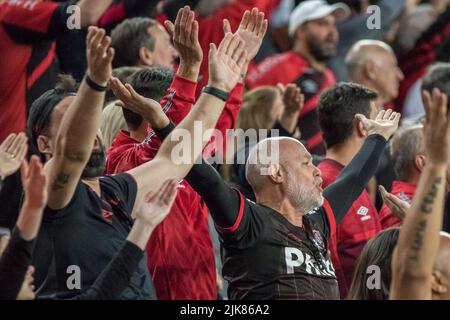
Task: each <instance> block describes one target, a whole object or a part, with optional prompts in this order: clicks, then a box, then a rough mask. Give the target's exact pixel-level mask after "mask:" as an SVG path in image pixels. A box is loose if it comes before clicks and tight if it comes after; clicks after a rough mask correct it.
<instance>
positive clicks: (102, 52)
mask: <svg viewBox="0 0 450 320" xmlns="http://www.w3.org/2000/svg"><path fill="white" fill-rule="evenodd" d="M110 45H111V37H109V36H105V37H103V38H102V40H101V41H100V47H99V56H100V58H103V57H107V51H108V48H109V46H110Z"/></svg>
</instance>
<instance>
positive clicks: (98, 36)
mask: <svg viewBox="0 0 450 320" xmlns="http://www.w3.org/2000/svg"><path fill="white" fill-rule="evenodd" d="M104 36H105V30H103V29H98V28H97V30H96V31H95V34H94V36H93V37H92V39H91V44H90V47H91V49H92V50H94V51H95V52H97V50H98V47H99V45H100V43H101V41H102V40H103V37H104Z"/></svg>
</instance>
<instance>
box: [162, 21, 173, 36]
mask: <svg viewBox="0 0 450 320" xmlns="http://www.w3.org/2000/svg"><path fill="white" fill-rule="evenodd" d="M164 27H165V28H166V30H167V32H168V33H169V35H170V38H171V39H172V38H173V35H174V33H175V25H174V24H173V23H172V22H171V21H170V20H166V21H164Z"/></svg>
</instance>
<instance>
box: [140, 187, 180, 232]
mask: <svg viewBox="0 0 450 320" xmlns="http://www.w3.org/2000/svg"><path fill="white" fill-rule="evenodd" d="M177 186H178V183H177V181H175V180H166V181H165V182H164V183H163V185H162V186H161V188H160V189H159V190H158V191H157V192H149V193H148V194H147V195H146V196H145V197H144V201H143V203H142V205H141V208H140V209H139V212H138V213H137V216H136V221H139V223H144V224H145V225H147V226H150V227H152V228H153V229H154V228H155V227H156V226H157V225H158V224H160V223H161V222H162V221H163V220H164V219H165V218H166V217H167V215H168V214H169V211H170V208H172V205H173V202H174V201H175V198H176V196H177Z"/></svg>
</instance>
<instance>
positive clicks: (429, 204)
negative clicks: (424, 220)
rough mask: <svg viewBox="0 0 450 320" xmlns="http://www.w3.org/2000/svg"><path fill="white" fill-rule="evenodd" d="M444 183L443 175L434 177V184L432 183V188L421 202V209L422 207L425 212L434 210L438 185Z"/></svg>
mask: <svg viewBox="0 0 450 320" xmlns="http://www.w3.org/2000/svg"><path fill="white" fill-rule="evenodd" d="M441 183H442V177H437V178H436V179H434V181H433V184H432V185H431V190H430V191H429V192H428V194H427V195H426V196H425V198H424V199H423V201H422V203H421V204H420V209H422V211H423V212H425V213H427V214H428V213H431V212H432V211H433V205H434V200H435V199H436V196H437V192H438V187H439V185H440V184H441Z"/></svg>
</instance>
